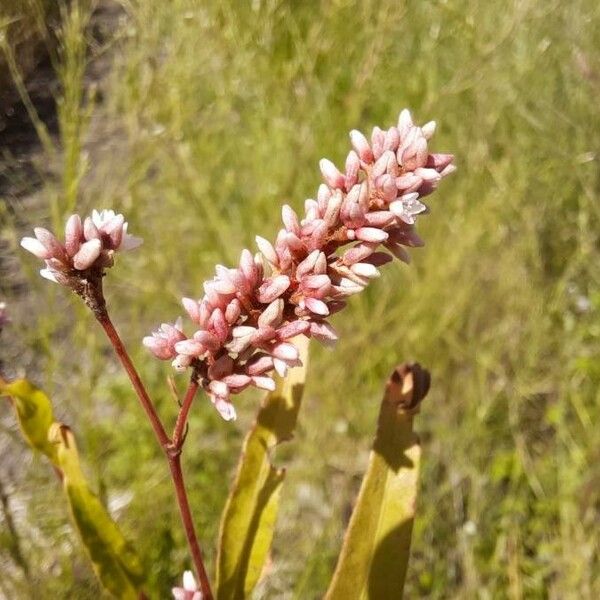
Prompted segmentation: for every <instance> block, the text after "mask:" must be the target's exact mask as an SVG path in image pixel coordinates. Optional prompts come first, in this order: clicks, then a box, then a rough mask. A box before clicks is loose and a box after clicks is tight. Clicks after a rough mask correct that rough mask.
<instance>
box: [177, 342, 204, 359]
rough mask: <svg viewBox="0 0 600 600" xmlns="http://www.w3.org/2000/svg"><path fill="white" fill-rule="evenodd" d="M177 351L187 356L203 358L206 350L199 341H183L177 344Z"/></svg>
mask: <svg viewBox="0 0 600 600" xmlns="http://www.w3.org/2000/svg"><path fill="white" fill-rule="evenodd" d="M175 350H177V352H178V353H179V354H184V355H185V356H201V355H202V354H204V353H205V352H206V348H205V347H204V346H203V345H202V344H201V343H200V342H199V341H198V340H183V341H181V342H177V343H176V344H175Z"/></svg>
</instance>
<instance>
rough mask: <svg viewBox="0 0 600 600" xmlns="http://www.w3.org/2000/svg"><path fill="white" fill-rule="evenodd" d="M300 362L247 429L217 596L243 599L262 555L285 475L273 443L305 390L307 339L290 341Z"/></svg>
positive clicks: (227, 517)
mask: <svg viewBox="0 0 600 600" xmlns="http://www.w3.org/2000/svg"><path fill="white" fill-rule="evenodd" d="M294 344H295V345H296V346H298V347H299V349H300V354H301V360H302V363H303V366H302V367H296V368H294V369H292V370H291V371H290V373H289V374H288V376H287V377H286V378H285V379H279V380H278V382H277V389H276V390H275V391H274V392H272V393H270V394H268V395H267V396H266V398H265V400H264V402H263V404H262V406H261V409H260V411H259V413H258V417H257V419H256V423H255V424H254V426H253V427H252V429H251V430H250V432H249V433H248V435H247V437H246V439H245V441H244V445H243V448H242V453H241V456H240V462H239V465H238V472H237V476H236V480H235V483H234V485H233V488H232V491H231V494H230V496H229V499H228V500H227V504H226V506H225V510H224V511H223V517H222V520H221V534H220V543H219V554H218V557H217V599H218V600H234V599H235V600H237V599H242V598H248V597H249V595H250V593H251V591H252V590H253V589H254V587H255V586H256V584H257V582H258V580H259V578H260V575H261V573H262V571H263V568H264V565H265V562H266V560H267V557H268V554H269V549H270V547H271V542H272V540H273V530H274V527H275V520H276V517H277V510H278V502H279V493H280V490H281V486H282V483H283V478H284V476H285V471H284V470H283V469H277V468H276V467H274V466H273V464H272V462H271V454H272V452H273V450H274V448H275V446H276V445H277V444H279V443H280V442H282V441H285V440H288V439H290V438H291V437H292V435H293V432H294V428H295V426H296V420H297V418H298V411H299V409H300V403H301V400H302V393H303V391H304V380H305V377H306V366H307V362H308V340H307V339H306V338H304V337H300V338H297V339H295V340H294Z"/></svg>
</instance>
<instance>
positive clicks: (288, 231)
mask: <svg viewBox="0 0 600 600" xmlns="http://www.w3.org/2000/svg"><path fill="white" fill-rule="evenodd" d="M434 131H435V123H434V122H433V121H431V122H429V123H427V124H426V125H424V126H423V127H418V126H416V125H415V124H414V123H413V121H412V118H411V115H410V113H409V112H408V111H407V110H403V111H402V112H401V113H400V117H399V120H398V125H397V127H391V128H390V129H388V130H387V131H383V130H381V129H379V128H378V127H375V128H374V130H373V133H372V136H371V141H370V142H369V141H368V140H367V138H366V137H365V136H364V135H363V134H362V133H360V132H359V131H352V132H351V133H350V140H351V143H352V146H353V150H351V151H350V152H349V154H348V156H347V158H346V164H345V169H344V171H340V170H339V169H338V168H337V167H336V166H335V165H334V164H333V163H332V162H331V161H329V160H327V159H323V160H321V162H320V168H321V174H322V176H323V180H324V183H323V184H322V185H321V186H320V187H319V190H318V193H317V198H316V199H315V200H313V199H310V200H307V201H306V202H305V206H304V208H305V212H304V218H302V219H301V218H300V217H299V216H298V215H297V214H296V212H295V211H294V210H293V209H292V208H291V207H290V206H287V205H286V206H283V208H282V220H283V225H284V226H283V228H282V229H281V230H280V231H279V233H278V234H277V237H276V240H275V243H271V242H269V241H268V240H266V239H264V238H262V237H257V238H256V243H257V246H258V250H259V253H257V254H256V255H253V254H252V253H251V252H250V251H249V250H243V251H242V253H241V257H240V260H239V264H238V266H237V268H233V269H229V268H226V267H224V266H221V265H218V266H217V267H216V275H215V277H214V278H213V279H212V280H211V281H207V282H205V284H204V296H203V297H202V298H201V299H199V300H194V299H191V298H183V300H182V303H183V307H184V309H185V310H186V312H187V313H188V315H189V317H190V319H191V320H192V321H193V323H194V324H195V325H196V327H197V330H196V331H195V333H194V334H193V335H192V336H191V337H188V336H187V335H186V334H185V333H184V332H183V328H182V324H181V320H178V321H177V322H176V323H175V324H174V325H170V324H166V323H165V324H163V325H161V327H160V329H159V330H158V331H157V332H155V333H153V334H152V336H148V337H145V338H144V340H143V343H144V345H145V346H147V347H148V349H149V350H150V351H151V352H152V353H153V354H154V355H155V356H156V357H157V358H159V359H163V360H172V361H173V366H174V367H175V369H177V370H185V369H186V368H187V367H191V368H193V369H195V371H196V373H197V374H198V375H199V377H200V381H201V382H202V385H203V387H204V388H205V390H206V391H207V392H208V394H209V395H210V397H211V400H212V402H213V403H214V405H215V407H216V408H217V410H218V411H219V412H220V413H221V415H222V416H223V417H224V418H225V419H227V420H229V419H233V418H235V409H234V407H233V405H232V404H231V395H232V394H237V393H239V392H241V391H242V390H244V389H245V388H247V387H248V386H255V387H258V388H262V389H266V390H273V389H274V388H275V382H274V381H273V379H272V378H271V377H270V375H271V373H272V371H273V370H275V371H276V372H277V373H278V374H279V375H281V376H284V375H285V374H286V371H287V369H288V368H289V367H293V366H296V365H298V364H299V352H298V349H297V348H296V346H295V345H294V344H293V343H292V342H291V340H292V338H294V337H295V336H298V335H305V336H308V337H311V338H316V339H317V340H319V341H321V342H324V343H333V342H335V340H336V339H337V335H336V333H335V331H334V329H333V327H332V326H331V324H330V323H329V322H328V320H327V319H328V317H329V316H330V315H332V314H333V313H335V312H337V311H339V310H341V309H342V308H344V306H345V302H346V299H347V298H348V297H349V296H352V295H353V294H356V293H358V292H361V291H362V290H363V289H364V288H365V287H366V286H367V285H368V283H369V281H370V280H371V279H373V278H375V277H379V274H380V273H379V267H381V266H382V265H384V264H386V263H387V262H389V261H391V260H392V255H393V256H396V257H397V258H399V259H400V260H403V261H405V262H408V260H409V256H408V253H407V252H406V250H405V247H415V246H422V245H423V242H422V241H421V239H420V238H419V236H418V235H417V233H416V231H415V228H414V224H415V221H416V218H417V215H419V214H421V213H423V212H425V211H426V210H427V208H426V206H425V205H424V204H423V203H422V202H421V198H423V197H424V196H427V195H428V194H430V193H431V192H433V191H434V190H435V189H436V187H437V186H438V184H439V182H440V180H441V179H442V178H443V177H445V176H446V175H449V174H450V173H452V172H453V171H454V170H455V167H454V165H453V164H452V161H453V158H454V157H453V156H452V155H451V154H431V153H429V150H428V140H429V139H430V138H431V136H432V135H433V133H434ZM44 247H45V248H46V246H44ZM382 250H383V251H382ZM386 251H387V252H386Z"/></svg>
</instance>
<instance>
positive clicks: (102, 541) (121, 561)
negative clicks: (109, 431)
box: [49, 423, 143, 600]
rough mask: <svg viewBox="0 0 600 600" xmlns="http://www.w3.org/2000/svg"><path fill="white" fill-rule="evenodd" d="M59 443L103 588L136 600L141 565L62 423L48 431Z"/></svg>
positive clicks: (78, 520) (76, 515)
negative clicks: (97, 492) (88, 476)
mask: <svg viewBox="0 0 600 600" xmlns="http://www.w3.org/2000/svg"><path fill="white" fill-rule="evenodd" d="M49 438H50V440H51V441H52V442H53V443H54V444H56V449H57V451H56V456H57V466H58V467H59V468H60V469H61V471H62V474H63V478H62V482H63V487H64V490H65V493H66V495H67V498H68V500H69V506H70V509H71V514H72V516H73V521H74V522H75V525H76V527H77V530H78V532H79V535H80V536H81V540H82V541H83V545H84V546H85V549H86V551H87V553H88V555H89V557H90V560H91V561H92V564H93V567H94V571H95V572H96V575H97V576H98V578H99V579H100V581H101V582H102V585H103V586H104V587H105V588H106V589H107V590H108V591H109V592H111V593H112V594H113V595H114V596H116V597H117V598H122V599H123V600H129V599H131V600H135V599H137V598H138V590H139V587H140V586H141V583H142V579H143V570H142V565H141V563H140V561H139V558H138V557H137V555H136V553H135V551H134V549H133V548H132V547H131V546H130V544H129V543H128V542H127V540H126V539H125V538H124V537H123V534H122V533H121V531H120V530H119V528H118V526H117V524H116V523H115V522H114V521H113V520H112V519H111V517H110V516H109V514H108V513H107V512H106V509H105V508H104V506H103V505H102V503H101V502H100V500H99V499H98V497H97V496H96V495H95V494H94V493H93V492H92V491H91V490H90V488H89V486H88V484H87V482H86V480H85V476H84V474H83V472H82V470H81V465H80V463H79V454H78V452H77V446H76V444H75V437H74V436H73V433H72V432H71V430H70V429H69V428H68V427H67V426H66V425H63V424H61V423H54V424H53V425H52V427H51V429H50V432H49Z"/></svg>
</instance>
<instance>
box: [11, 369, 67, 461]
mask: <svg viewBox="0 0 600 600" xmlns="http://www.w3.org/2000/svg"><path fill="white" fill-rule="evenodd" d="M0 395H6V396H10V397H11V398H12V403H13V406H14V409H15V412H16V415H17V419H18V421H19V426H20V428H21V431H22V432H23V437H24V438H25V439H26V440H27V442H28V443H29V445H30V446H32V447H33V448H35V449H36V450H39V451H40V452H42V453H43V454H45V455H46V456H47V457H48V458H49V459H50V460H51V461H52V462H56V448H55V446H54V445H53V444H51V443H50V442H49V441H48V430H49V429H50V426H51V425H52V423H53V422H54V414H53V412H52V404H51V403H50V399H49V398H48V396H46V394H45V393H44V392H42V390H40V389H38V388H36V387H35V386H34V385H32V384H31V383H29V381H27V380H26V379H17V380H15V381H13V382H11V383H5V382H4V381H0Z"/></svg>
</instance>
